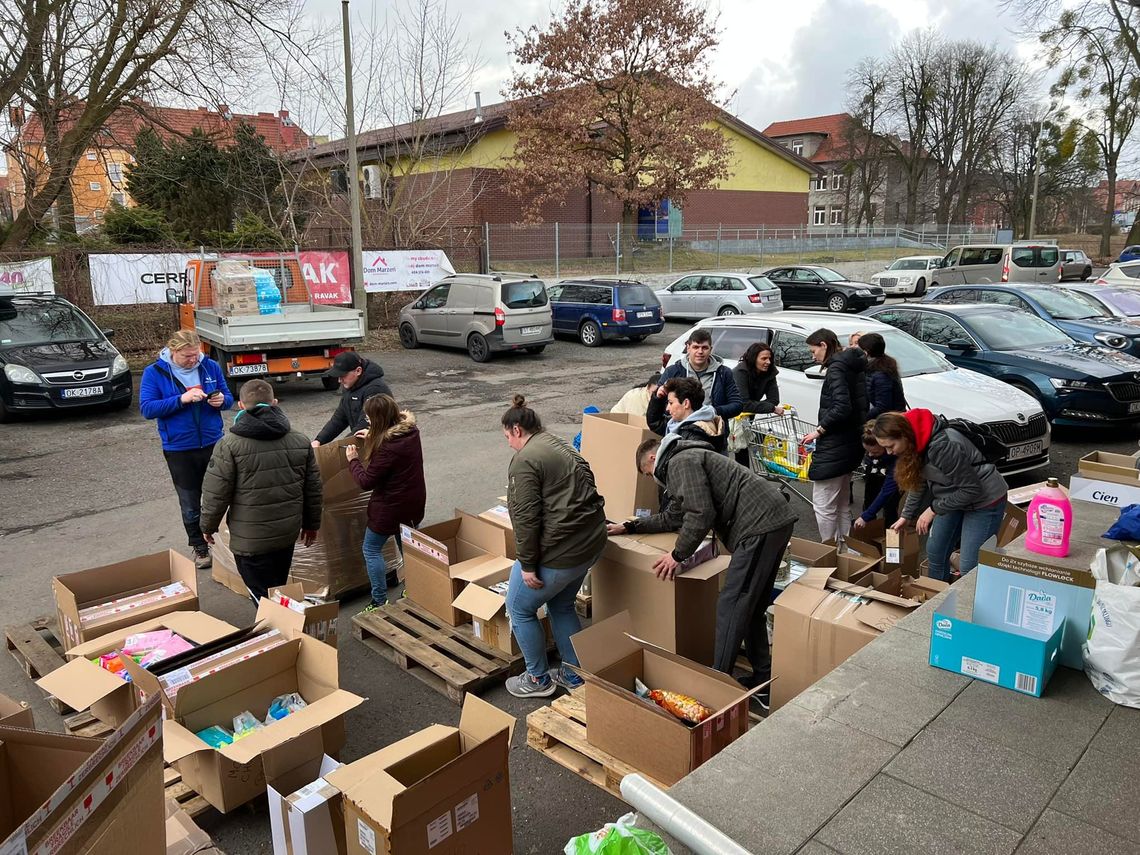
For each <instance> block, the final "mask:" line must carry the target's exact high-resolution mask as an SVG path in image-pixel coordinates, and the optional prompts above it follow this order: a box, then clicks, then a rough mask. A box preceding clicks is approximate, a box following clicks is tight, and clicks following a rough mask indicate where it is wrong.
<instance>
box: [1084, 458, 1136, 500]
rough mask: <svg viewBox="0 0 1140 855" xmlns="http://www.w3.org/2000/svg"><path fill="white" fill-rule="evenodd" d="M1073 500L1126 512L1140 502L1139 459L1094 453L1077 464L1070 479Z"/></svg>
mask: <svg viewBox="0 0 1140 855" xmlns="http://www.w3.org/2000/svg"><path fill="white" fill-rule="evenodd" d="M1069 498H1071V499H1075V500H1077V501H1081V502H1095V503H1097V504H1102V505H1110V506H1112V507H1116V508H1123V507H1126V506H1128V505H1131V504H1135V503H1137V502H1140V470H1137V468H1136V457H1135V456H1133V455H1126V454H1112V453H1110V452H1107V451H1093V452H1090V453H1089V454H1086V455H1085V456H1084V457H1082V458H1081V459H1080V460H1079V461H1077V471H1076V474H1074V475H1073V476H1072V478H1070V479H1069Z"/></svg>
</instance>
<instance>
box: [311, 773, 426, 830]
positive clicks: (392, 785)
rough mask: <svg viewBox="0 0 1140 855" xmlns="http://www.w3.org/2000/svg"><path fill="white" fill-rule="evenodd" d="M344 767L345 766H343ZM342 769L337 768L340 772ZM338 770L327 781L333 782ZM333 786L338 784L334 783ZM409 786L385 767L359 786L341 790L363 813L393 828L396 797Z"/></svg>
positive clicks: (382, 824)
mask: <svg viewBox="0 0 1140 855" xmlns="http://www.w3.org/2000/svg"><path fill="white" fill-rule="evenodd" d="M341 768H342V769H343V768H345V767H343V766H342V767H341ZM339 771H340V769H338V770H337V772H339ZM335 775H336V772H333V773H331V774H330V776H329V777H328V778H326V779H325V780H326V781H329V783H332V781H333V777H334V776H335ZM333 786H337V785H336V784H333ZM406 789H407V787H405V786H404V785H403V784H401V783H400V782H399V781H397V780H396V779H395V778H393V777H392V776H391V775H389V774H388V773H387V772H386V771H384V770H383V769H379V770H377V771H376V772H373V773H372V774H371V775H369V776H368V777H367V778H365V779H364V780H363V781H362V782H361V783H360V785H359V786H358V787H354V788H353V789H351V790H348V791H347V792H345V791H344V790H342V791H341V792H342V793H343V794H344V798H346V799H348V800H349V801H350V802H352V803H353V804H354V805H356V806H357V807H358V808H359V809H360V811H361V813H364V814H365V815H367V816H368V817H370V818H371V819H373V820H375V821H376V823H377V824H378V825H379V826H380V827H381V828H387V829H391V828H392V818H393V816H394V814H395V807H396V799H397V798H399V795H400V793H402V792H404V790H406Z"/></svg>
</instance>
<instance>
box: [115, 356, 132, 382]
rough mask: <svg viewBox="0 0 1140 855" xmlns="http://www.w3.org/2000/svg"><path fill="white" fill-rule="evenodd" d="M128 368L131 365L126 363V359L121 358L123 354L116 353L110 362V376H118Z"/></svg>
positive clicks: (128, 369) (129, 368)
mask: <svg viewBox="0 0 1140 855" xmlns="http://www.w3.org/2000/svg"><path fill="white" fill-rule="evenodd" d="M130 370H131V366H129V365H127V360H125V359H123V355H122V354H121V353H120V354H117V355H116V356H115V361H114V362H113V363H111V376H112V377H118V376H119V375H120V374H123V373H124V372H127V371H130Z"/></svg>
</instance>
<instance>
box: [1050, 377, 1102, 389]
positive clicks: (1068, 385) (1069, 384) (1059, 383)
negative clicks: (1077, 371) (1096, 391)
mask: <svg viewBox="0 0 1140 855" xmlns="http://www.w3.org/2000/svg"><path fill="white" fill-rule="evenodd" d="M1049 382H1050V383H1051V384H1053V388H1054V389H1088V388H1090V387H1091V386H1093V384H1092V383H1089V382H1088V381H1086V380H1063V379H1059V378H1057V377H1050V378H1049Z"/></svg>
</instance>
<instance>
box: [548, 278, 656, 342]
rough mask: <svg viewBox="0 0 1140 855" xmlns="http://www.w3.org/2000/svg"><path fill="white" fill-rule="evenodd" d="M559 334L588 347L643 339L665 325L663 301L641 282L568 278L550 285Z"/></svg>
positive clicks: (555, 327) (555, 326) (551, 305)
mask: <svg viewBox="0 0 1140 855" xmlns="http://www.w3.org/2000/svg"><path fill="white" fill-rule="evenodd" d="M546 291H547V294H549V296H550V309H551V311H552V313H553V315H554V333H555V335H559V334H562V335H574V336H577V337H578V341H580V342H582V344H584V345H586V347H597V346H598V345H599V344H601V343H602V342H603V341H605V340H606V339H613V338H628V339H630V340H631V341H643V340H644V339H645V338H646V337H647V336H651V335H653V334H654V333H659V332H661V330H662V329H664V328H665V318H664V316H663V315H662V314H661V301H660V300H658V299H657V295H656V294H654V293H653V289H652V288H650V287H649V286H648V285H644V284H642V283H641V282H633V281H628V280H617V279H564V280H562V281H561V282H558V283H556V284H554V285H547V286H546Z"/></svg>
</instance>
